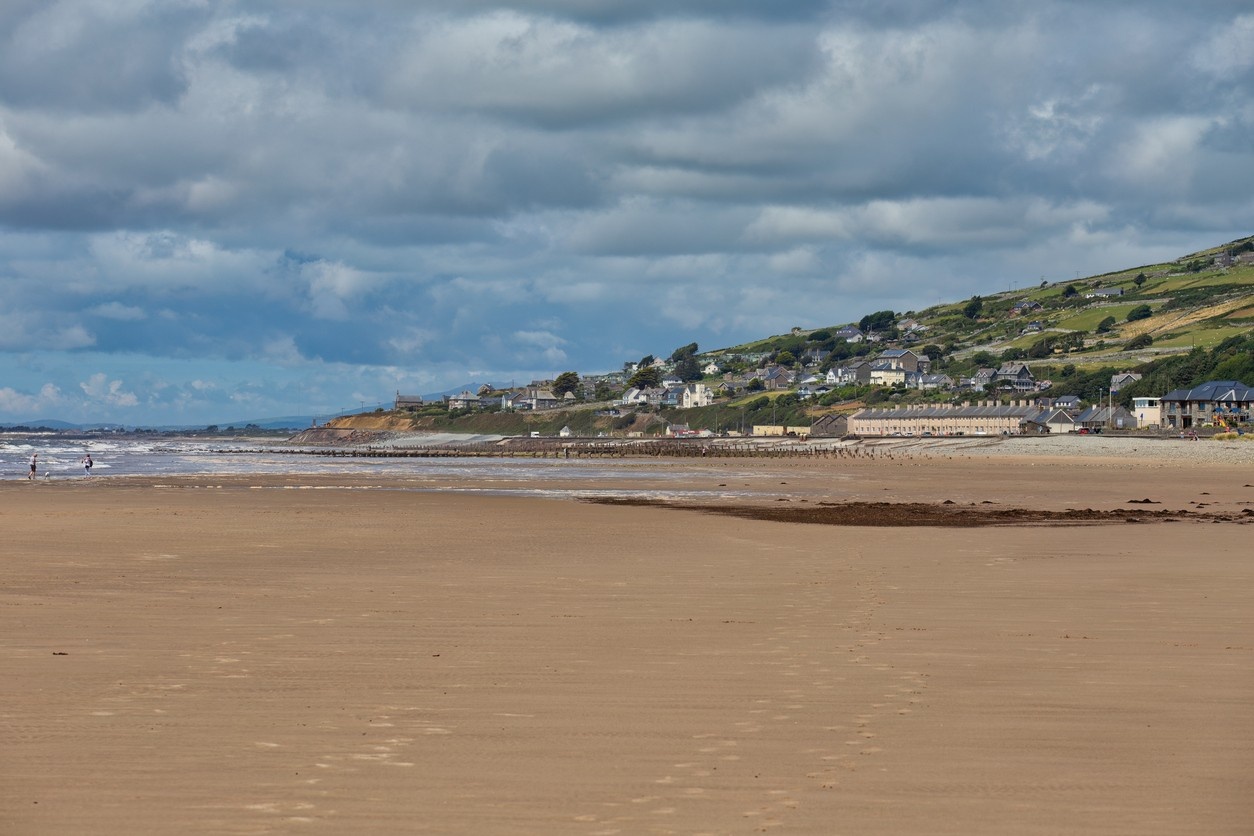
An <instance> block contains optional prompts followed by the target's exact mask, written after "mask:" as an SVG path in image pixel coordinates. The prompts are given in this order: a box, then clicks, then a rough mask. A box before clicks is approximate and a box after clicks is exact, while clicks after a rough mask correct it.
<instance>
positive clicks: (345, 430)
mask: <svg viewBox="0 0 1254 836" xmlns="http://www.w3.org/2000/svg"><path fill="white" fill-rule="evenodd" d="M391 435H392V433H391V432H390V431H388V430H369V429H356V428H354V427H329V426H328V427H311V428H310V429H307V430H302V431H301V432H299V433H297V434H296V435H294V436H292V437H291V438H289V439H288V442H289V443H291V444H309V445H322V446H328V447H339V446H348V445H359V444H370V443H371V442H374V441H380V440H382V439H384V438H387V437H389V436H391Z"/></svg>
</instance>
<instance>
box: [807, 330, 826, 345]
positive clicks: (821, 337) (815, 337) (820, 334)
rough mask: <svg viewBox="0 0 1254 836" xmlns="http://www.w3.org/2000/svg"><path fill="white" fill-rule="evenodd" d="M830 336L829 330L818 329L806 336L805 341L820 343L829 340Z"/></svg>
mask: <svg viewBox="0 0 1254 836" xmlns="http://www.w3.org/2000/svg"><path fill="white" fill-rule="evenodd" d="M831 338H832V332H831V331H824V330H819V331H815V332H813V333H812V334H810V336H809V337H806V341H807V342H812V343H821V342H823V341H825V340H830V339H831Z"/></svg>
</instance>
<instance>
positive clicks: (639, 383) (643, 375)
mask: <svg viewBox="0 0 1254 836" xmlns="http://www.w3.org/2000/svg"><path fill="white" fill-rule="evenodd" d="M650 362H652V361H650ZM627 385H628V386H633V387H635V388H636V389H656V388H657V387H659V386H661V385H662V372H661V370H660V369H658V368H657V367H655V366H641V367H640V368H639V369H638V370H637V371H636V373H635V374H633V375H632V376H631V380H629V381H627Z"/></svg>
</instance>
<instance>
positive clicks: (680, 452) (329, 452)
mask: <svg viewBox="0 0 1254 836" xmlns="http://www.w3.org/2000/svg"><path fill="white" fill-rule="evenodd" d="M222 452H226V453H255V452H256V451H255V450H224V451H222ZM267 452H269V453H272V454H290V455H301V456H331V457H337V458H378V459H451V458H497V459H500V458H504V459H514V458H521V459H607V458H609V459H625V458H712V459H714V458H724V459H726V458H736V459H739V458H757V459H785V458H788V459H791V458H812V459H813V458H857V457H867V456H873V455H875V453H876V451H875V449H874V448H864V447H848V446H845V447H830V446H825V445H823V446H817V445H796V446H788V447H782V446H767V445H759V444H721V443H720V444H694V443H691V442H666V441H649V442H636V443H622V442H618V443H609V444H606V443H597V442H591V443H583V444H580V443H559V444H554V443H547V444H546V443H543V442H540V443H537V442H535V441H530V440H527V441H519V442H517V443H507V444H463V445H457V446H440V447H409V448H393V447H387V448H384V447H361V448H343V447H339V448H294V447H292V448H275V449H271V450H268V451H267Z"/></svg>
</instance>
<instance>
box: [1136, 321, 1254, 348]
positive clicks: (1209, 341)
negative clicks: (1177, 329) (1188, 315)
mask: <svg viewBox="0 0 1254 836" xmlns="http://www.w3.org/2000/svg"><path fill="white" fill-rule="evenodd" d="M1250 330H1251V329H1250V326H1248V325H1244V326H1242V325H1220V326H1218V327H1214V328H1211V327H1205V328H1194V329H1192V330H1190V331H1186V332H1185V333H1182V334H1180V335H1179V336H1175V337H1171V338H1167V339H1158V338H1156V339H1155V340H1154V347H1155V348H1187V347H1189V346H1198V347H1200V348H1210V347H1212V346H1215V345H1218V344H1219V343H1221V342H1223V341H1224V340H1226V339H1228V338H1229V337H1233V336H1236V335H1237V334H1248V333H1249V332H1250Z"/></svg>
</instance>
